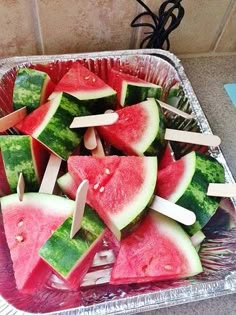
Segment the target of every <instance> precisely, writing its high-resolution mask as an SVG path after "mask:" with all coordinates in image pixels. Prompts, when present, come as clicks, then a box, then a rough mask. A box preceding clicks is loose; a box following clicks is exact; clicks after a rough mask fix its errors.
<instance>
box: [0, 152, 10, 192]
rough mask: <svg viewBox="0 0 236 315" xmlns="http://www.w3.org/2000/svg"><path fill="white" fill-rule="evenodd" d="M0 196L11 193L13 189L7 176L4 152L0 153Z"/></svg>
mask: <svg viewBox="0 0 236 315" xmlns="http://www.w3.org/2000/svg"><path fill="white" fill-rule="evenodd" d="M0 178H1V180H0V197H2V196H5V195H9V194H10V193H11V189H10V186H9V183H8V181H7V176H6V172H5V167H4V163H3V159H2V154H0Z"/></svg>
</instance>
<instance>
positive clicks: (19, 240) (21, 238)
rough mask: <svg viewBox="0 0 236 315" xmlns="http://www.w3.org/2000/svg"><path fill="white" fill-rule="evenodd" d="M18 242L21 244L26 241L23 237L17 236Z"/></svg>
mask: <svg viewBox="0 0 236 315" xmlns="http://www.w3.org/2000/svg"><path fill="white" fill-rule="evenodd" d="M16 240H17V241H18V242H20V243H21V242H23V241H24V238H23V236H22V235H17V236H16Z"/></svg>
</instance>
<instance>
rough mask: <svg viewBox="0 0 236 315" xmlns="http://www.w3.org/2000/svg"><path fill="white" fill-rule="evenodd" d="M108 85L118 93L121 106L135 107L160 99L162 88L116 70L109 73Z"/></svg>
mask: <svg viewBox="0 0 236 315" xmlns="http://www.w3.org/2000/svg"><path fill="white" fill-rule="evenodd" d="M108 84H109V85H110V86H111V87H112V88H113V89H114V90H115V91H116V92H117V97H118V102H119V104H120V105H121V106H125V105H133V104H137V103H140V102H143V101H145V100H146V99H147V98H157V99H160V98H161V95H162V87H161V86H160V85H156V84H153V83H150V82H147V81H144V80H142V79H139V78H138V77H135V76H133V75H130V74H126V73H124V72H121V71H117V70H115V69H111V70H110V71H109V72H108Z"/></svg>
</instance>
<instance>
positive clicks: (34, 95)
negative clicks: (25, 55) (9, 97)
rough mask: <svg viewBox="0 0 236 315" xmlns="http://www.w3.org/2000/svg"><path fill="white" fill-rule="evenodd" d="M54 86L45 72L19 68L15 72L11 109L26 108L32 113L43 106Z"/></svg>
mask: <svg viewBox="0 0 236 315" xmlns="http://www.w3.org/2000/svg"><path fill="white" fill-rule="evenodd" d="M54 88H55V84H54V83H53V82H52V80H51V79H50V77H49V75H48V74H47V73H46V72H43V71H39V70H35V69H29V68H21V69H19V70H18V72H17V76H16V80H15V84H14V89H13V108H14V109H15V110H16V109H19V108H21V107H23V106H26V107H27V111H28V112H32V111H33V110H34V109H35V108H37V107H38V106H39V105H41V104H43V103H44V102H45V101H46V100H47V98H48V96H49V95H50V94H51V93H52V92H53V90H54Z"/></svg>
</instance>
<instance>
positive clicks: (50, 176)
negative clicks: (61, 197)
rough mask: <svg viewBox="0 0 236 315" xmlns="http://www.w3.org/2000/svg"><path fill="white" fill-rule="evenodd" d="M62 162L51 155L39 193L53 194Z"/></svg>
mask: <svg viewBox="0 0 236 315" xmlns="http://www.w3.org/2000/svg"><path fill="white" fill-rule="evenodd" d="M61 162H62V160H61V158H59V157H58V156H57V155H55V154H53V153H51V155H50V157H49V160H48V164H47V167H46V170H45V172H44V175H43V179H42V182H41V185H40V188H39V192H41V193H46V194H52V193H53V190H54V187H55V184H56V181H57V175H58V172H59V170H60V167H61Z"/></svg>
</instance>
